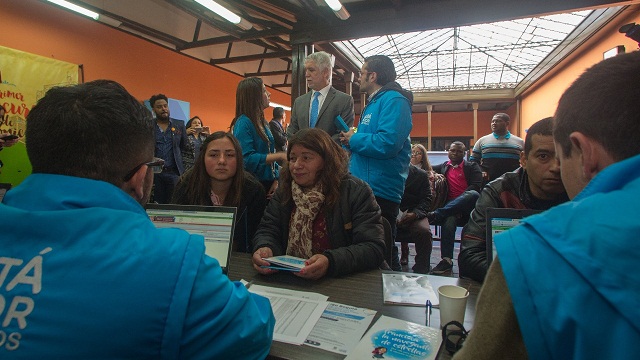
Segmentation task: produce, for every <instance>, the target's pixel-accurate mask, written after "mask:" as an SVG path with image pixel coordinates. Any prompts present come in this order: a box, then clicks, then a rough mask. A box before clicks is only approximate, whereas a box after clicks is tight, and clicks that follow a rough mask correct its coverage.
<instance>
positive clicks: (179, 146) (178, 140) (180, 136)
mask: <svg viewBox="0 0 640 360" xmlns="http://www.w3.org/2000/svg"><path fill="white" fill-rule="evenodd" d="M169 121H170V124H169V126H170V127H172V128H174V129H175V130H170V129H167V130H168V131H169V130H170V131H171V132H172V134H171V140H172V145H173V146H172V148H173V157H174V158H175V160H176V167H177V168H178V172H179V173H180V175H182V174H183V173H184V162H182V151H186V150H187V146H188V141H189V140H187V129H186V128H185V126H184V121H182V120H176V119H173V118H169ZM153 122H154V124H155V125H156V126H155V127H154V129H157V128H158V122H157V120H155V119H154V120H153ZM156 131H159V130H156ZM163 160H166V159H163Z"/></svg>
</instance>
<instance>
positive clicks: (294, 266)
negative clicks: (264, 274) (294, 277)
mask: <svg viewBox="0 0 640 360" xmlns="http://www.w3.org/2000/svg"><path fill="white" fill-rule="evenodd" d="M262 260H264V261H267V262H268V263H269V264H270V266H263V267H266V268H268V269H274V270H284V271H296V272H297V271H300V269H302V268H303V267H305V262H306V261H307V260H306V259H302V258H299V257H295V256H291V255H280V256H273V257H270V258H262Z"/></svg>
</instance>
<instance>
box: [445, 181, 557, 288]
mask: <svg viewBox="0 0 640 360" xmlns="http://www.w3.org/2000/svg"><path fill="white" fill-rule="evenodd" d="M568 200H569V197H568V196H567V194H566V193H562V194H560V195H559V196H558V197H556V199H554V200H548V201H544V200H540V199H537V198H535V197H534V196H533V194H531V190H530V189H529V182H528V177H527V172H526V171H525V170H524V169H522V168H519V169H518V170H516V171H514V172H508V173H505V174H504V175H502V176H500V177H499V178H497V179H495V180H493V181H492V182H490V183H489V184H487V186H485V187H484V189H482V193H481V194H480V198H479V199H478V201H477V202H476V206H475V208H474V209H473V211H472V212H471V217H470V218H469V222H468V223H467V224H466V225H465V226H464V229H463V230H462V234H463V235H462V242H461V243H460V255H459V256H458V266H459V267H460V276H462V277H467V278H470V279H473V280H475V281H479V282H482V281H484V277H485V276H486V275H487V270H488V265H487V246H486V242H485V241H486V230H487V219H486V213H487V208H490V207H492V208H511V209H533V210H547V209H550V208H552V207H554V206H556V205H558V204H562V203H563V202H565V201H568Z"/></svg>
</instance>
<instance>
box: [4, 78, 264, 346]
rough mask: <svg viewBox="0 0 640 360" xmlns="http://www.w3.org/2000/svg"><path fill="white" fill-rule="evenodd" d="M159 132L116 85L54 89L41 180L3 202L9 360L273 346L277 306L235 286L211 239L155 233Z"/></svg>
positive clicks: (46, 103) (39, 158)
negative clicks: (208, 246)
mask: <svg viewBox="0 0 640 360" xmlns="http://www.w3.org/2000/svg"><path fill="white" fill-rule="evenodd" d="M154 126H155V124H154V122H153V120H152V119H151V118H150V116H149V112H148V111H147V110H146V109H145V108H144V106H142V104H140V103H139V102H138V101H137V100H136V99H135V98H133V97H132V96H131V95H130V94H129V93H128V92H127V91H126V90H125V89H124V88H123V87H122V86H120V85H119V84H117V83H115V82H112V81H107V80H98V81H93V82H89V83H85V84H82V85H76V86H70V87H56V88H53V89H51V90H49V91H48V92H47V94H46V95H45V97H44V98H42V99H41V100H40V101H39V102H38V103H37V105H36V106H35V107H34V108H33V109H32V111H31V112H30V113H29V116H28V118H27V134H26V136H27V138H28V139H29V140H28V142H27V153H28V155H29V159H30V161H31V164H32V165H33V174H32V175H30V176H29V177H27V179H25V181H24V182H23V183H22V184H20V185H19V186H17V187H16V188H14V189H13V190H11V191H9V192H8V193H7V195H6V196H5V198H4V200H3V203H2V204H1V205H0V229H2V232H3V233H2V236H0V316H1V318H2V321H1V322H0V358H2V359H13V358H20V359H43V358H55V359H98V358H101V359H124V358H129V359H231V358H233V359H264V358H265V356H267V354H268V353H269V348H270V345H271V340H272V334H273V327H274V322H275V320H274V317H273V313H272V311H271V306H270V304H269V301H268V300H267V299H265V298H263V297H260V296H257V295H253V294H250V293H249V292H248V291H247V290H246V289H245V288H244V286H243V285H242V284H240V283H234V282H231V281H229V279H228V278H227V277H226V276H225V275H223V274H222V271H221V269H220V266H219V264H218V261H217V260H216V259H213V258H210V257H209V256H207V255H205V253H204V250H205V247H204V239H203V237H202V236H201V235H190V234H188V233H187V232H185V231H182V230H178V229H168V228H166V229H156V228H155V227H154V225H153V224H152V223H151V221H150V220H149V217H148V216H147V214H146V212H145V210H144V208H143V207H142V206H141V204H145V203H146V202H147V200H148V199H149V194H150V191H151V186H152V184H153V174H154V172H156V171H159V170H161V169H162V164H163V161H162V160H160V159H157V158H154V157H153V151H154V137H153V134H154ZM70 133H73V134H78V136H72V137H70V136H69V134H70Z"/></svg>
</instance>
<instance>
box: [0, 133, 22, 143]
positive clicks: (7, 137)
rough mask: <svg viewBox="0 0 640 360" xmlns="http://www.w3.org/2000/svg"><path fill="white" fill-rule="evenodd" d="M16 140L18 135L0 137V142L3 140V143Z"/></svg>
mask: <svg viewBox="0 0 640 360" xmlns="http://www.w3.org/2000/svg"><path fill="white" fill-rule="evenodd" d="M17 138H18V135H13V134H3V135H0V140H4V141H8V140H14V139H17Z"/></svg>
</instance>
